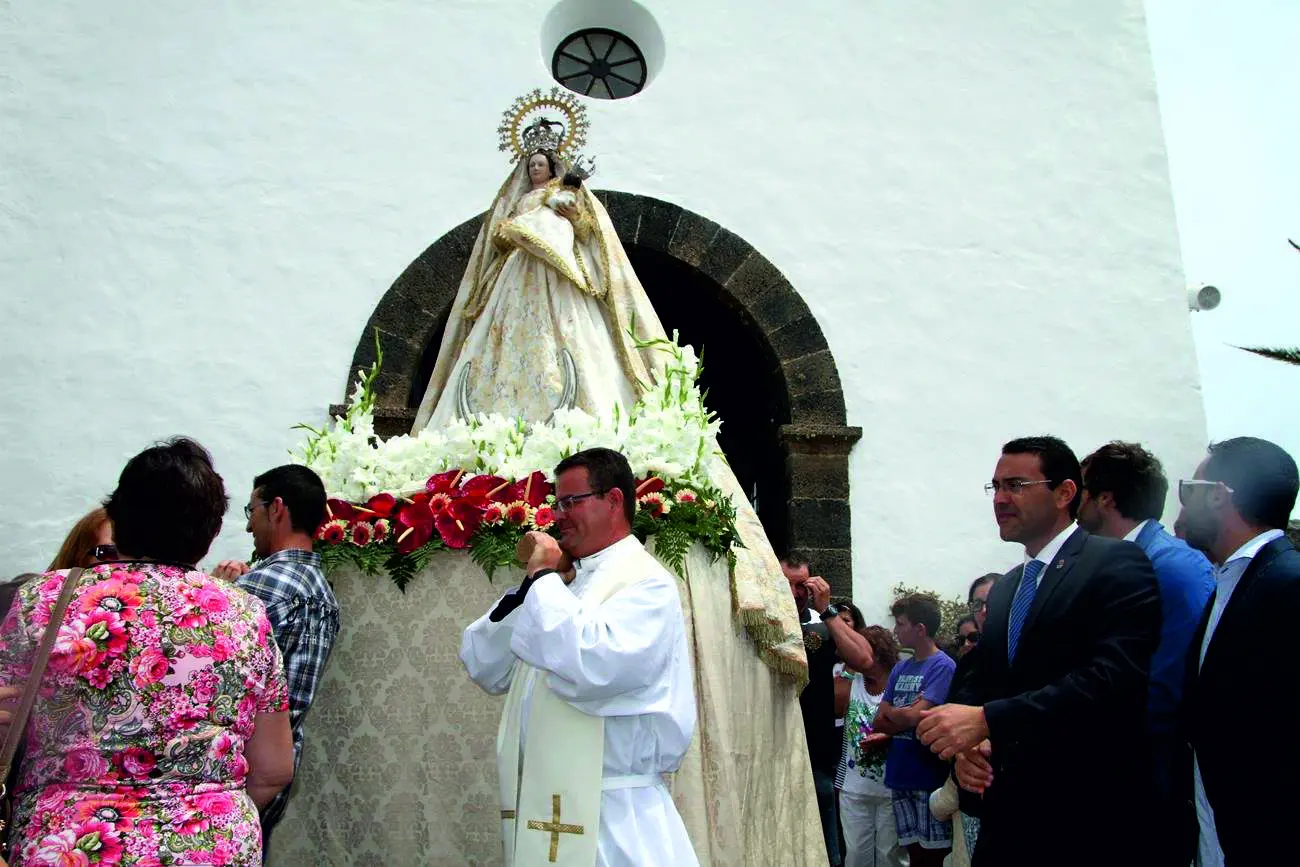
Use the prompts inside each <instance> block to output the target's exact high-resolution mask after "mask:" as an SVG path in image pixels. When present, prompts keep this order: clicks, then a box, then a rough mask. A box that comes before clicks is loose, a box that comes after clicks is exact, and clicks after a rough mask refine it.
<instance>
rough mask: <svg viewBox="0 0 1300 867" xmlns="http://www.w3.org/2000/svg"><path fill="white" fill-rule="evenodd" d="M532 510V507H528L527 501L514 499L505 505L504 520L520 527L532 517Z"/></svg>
mask: <svg viewBox="0 0 1300 867" xmlns="http://www.w3.org/2000/svg"><path fill="white" fill-rule="evenodd" d="M532 511H533V510H532V509H530V508H528V504H527V503H525V502H522V501H519V500H516V501H515V502H513V503H511V504H510V505H508V506H506V520H507V521H509V522H510V523H512V524H514V525H515V526H517V527H522V526H523V525H524V524H527V523H528V519H529V518H530V517H532V514H531V513H532Z"/></svg>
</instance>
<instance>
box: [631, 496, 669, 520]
mask: <svg viewBox="0 0 1300 867" xmlns="http://www.w3.org/2000/svg"><path fill="white" fill-rule="evenodd" d="M637 502H638V503H640V505H641V508H643V509H645V510H646V511H647V512H649V513H650V514H651V515H652V516H654V517H656V518H662V517H663V516H664V515H666V514H668V512H669V510H670V509H672V505H671V504H670V503H669V502H668V500H666V499H664V495H663V494H661V493H659V492H658V491H656V492H654V493H652V494H642V495H641V496H640V497H639V498H638V499H637Z"/></svg>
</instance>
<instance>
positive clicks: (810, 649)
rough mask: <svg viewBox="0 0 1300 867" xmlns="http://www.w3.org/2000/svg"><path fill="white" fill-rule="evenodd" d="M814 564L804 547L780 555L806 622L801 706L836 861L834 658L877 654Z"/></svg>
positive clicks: (855, 660)
mask: <svg viewBox="0 0 1300 867" xmlns="http://www.w3.org/2000/svg"><path fill="white" fill-rule="evenodd" d="M810 569H811V564H810V563H809V562H808V557H807V556H806V555H805V554H803V553H802V552H800V551H791V552H789V553H788V554H786V555H785V556H784V557H782V558H781V572H782V573H784V575H785V579H786V581H788V582H789V584H790V595H791V596H793V597H794V602H795V608H796V609H797V610H798V612H799V622H800V624H801V625H802V627H803V641H804V651H805V652H806V653H807V654H808V684H807V686H805V687H804V689H803V692H802V693H800V694H799V707H800V710H802V711H803V726H804V736H805V738H806V739H807V741H808V760H809V762H810V763H811V764H812V772H813V786H814V788H815V789H816V791H817V809H818V812H819V813H820V814H821V820H822V834H823V835H824V837H825V838H826V857H827V860H828V861H829V862H830V864H831V867H838V865H839V864H840V861H841V858H842V854H841V852H840V845H839V837H840V833H839V817H838V814H837V812H836V808H835V770H836V766H837V765H838V764H839V755H840V753H839V748H840V742H841V740H842V736H841V733H840V732H839V730H838V729H837V728H836V727H835V676H834V671H835V663H836V662H838V661H840V659H843V661H844V663H845V664H846V665H848V666H849V667H850V668H852V669H854V670H856V671H867V670H869V669H870V668H871V664H872V662H873V661H874V659H875V657H874V655H873V654H872V652H871V645H870V643H868V642H867V639H866V638H864V637H863V636H862V635H860V634H858V633H857V632H856V631H855V630H854V629H853V628H852V627H850V626H849V625H848V624H847V623H845V622H844V619H843V618H842V617H840V616H839V614H840V612H841V611H842V610H843V609H842V608H841V607H840V606H838V605H833V604H832V603H831V587H830V584H828V583H827V582H826V580H825V579H824V578H821V577H820V576H817V575H812V574H810ZM837 652H838V655H837Z"/></svg>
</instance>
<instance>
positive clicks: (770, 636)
mask: <svg viewBox="0 0 1300 867" xmlns="http://www.w3.org/2000/svg"><path fill="white" fill-rule="evenodd" d="M565 105H567V106H572V105H573V103H572V101H570V100H563V101H562V105H561V108H562V107H563V106H565ZM579 108H580V106H579ZM567 119H568V120H569V124H568V125H567V127H566V126H565V125H564V124H561V123H559V122H556V121H553V120H547V119H544V118H538V119H537V120H535V121H534V122H533V123H531V124H530V125H528V126H527V127H525V128H524V129H523V130H522V131H521V132H519V133H518V134H517V135H515V134H512V135H511V138H510V141H509V144H510V150H511V152H512V153H513V155H514V156H515V158H516V160H517V162H516V164H515V166H514V170H513V171H512V172H511V173H510V175H509V177H507V178H506V181H505V183H504V184H503V185H502V186H501V189H500V191H499V192H498V193H497V196H496V198H495V199H494V200H493V202H492V206H491V208H489V210H488V212H487V215H486V216H485V217H484V220H483V227H482V229H480V231H479V233H478V237H477V239H476V241H475V243H474V249H473V252H472V254H471V256H470V261H469V266H468V267H467V268H466V271H465V276H464V278H463V279H462V281H461V284H460V288H459V291H458V292H457V295H456V299H455V301H454V302H453V306H452V310H451V316H450V318H449V320H448V323H447V328H446V331H445V333H444V335H443V341H442V346H441V350H440V352H439V355H438V359H437V362H436V364H435V366H434V371H433V376H432V379H431V380H430V382H429V386H428V390H427V391H426V393H425V395H424V399H423V401H422V402H421V405H420V408H419V412H418V414H417V416H416V421H415V428H414V430H415V431H417V432H418V431H419V430H422V429H423V428H425V427H426V426H432V427H438V426H441V425H442V424H445V423H447V422H449V421H451V420H453V419H455V418H457V417H458V416H465V415H467V414H472V413H479V412H494V413H501V414H503V415H506V416H512V417H519V418H523V419H527V420H529V421H544V420H546V419H547V418H548V417H549V416H550V414H551V413H552V412H554V410H556V409H557V408H560V407H577V408H579V409H582V410H585V411H587V412H589V413H591V414H593V415H607V414H608V413H610V412H611V411H612V410H613V409H614V408H615V407H618V408H620V410H622V411H623V412H626V411H627V410H630V409H632V407H633V406H634V405H635V404H636V402H637V400H638V399H639V398H640V397H641V395H642V393H643V391H644V390H645V389H646V388H648V387H649V384H650V383H651V382H652V381H653V374H654V373H655V372H657V371H658V370H659V369H660V368H661V367H662V366H663V365H664V364H665V353H663V352H662V351H661V350H659V349H657V348H654V347H650V346H647V345H646V344H647V343H649V342H652V341H654V340H655V339H656V338H663V337H664V336H665V333H664V328H663V326H662V325H661V324H660V321H659V317H658V316H657V315H656V314H655V311H654V308H653V307H652V306H651V304H650V299H649V297H648V296H647V295H646V292H645V289H644V288H643V287H642V286H641V283H640V281H639V280H638V279H637V276H636V273H635V271H634V270H633V268H632V265H631V263H630V262H629V260H628V257H627V253H626V251H625V250H624V249H623V245H622V243H621V242H620V240H619V237H618V234H617V233H616V232H615V231H614V226H613V224H612V222H611V221H610V218H609V214H608V213H607V212H606V211H605V208H604V206H603V205H602V204H601V202H600V200H599V199H598V198H596V196H595V195H593V194H592V192H591V190H590V189H589V188H588V187H587V185H586V183H584V180H585V179H586V177H587V176H589V174H590V164H588V163H585V162H584V161H583V160H581V159H580V158H577V159H575V158H574V155H573V152H574V150H576V148H575V143H576V142H577V140H579V138H580V137H585V119H584V118H582V117H581V116H577V117H575V116H573V115H569V117H568V118H567ZM516 123H521V120H516ZM723 422H724V423H725V419H724V420H723ZM717 454H718V457H716V458H715V459H714V461H713V465H712V467H711V471H710V475H711V476H712V480H713V482H714V483H715V484H716V485H717V486H718V487H719V488H720V489H721V490H723V491H724V492H725V493H727V494H728V495H730V496H731V498H732V500H733V503H734V505H735V506H736V509H737V513H738V515H737V527H738V529H739V530H740V535H741V539H742V541H743V543H744V547H743V548H741V549H739V550H738V551H737V552H736V553H737V559H736V565H735V569H734V570H733V573H732V574H731V575H728V574H727V564H726V562H725V560H722V561H719V562H717V563H710V562H709V560H708V558H707V557H706V556H697V557H695V558H692V559H691V560H689V561H688V568H687V571H688V572H690V573H692V574H689V575H686V576H682V577H683V578H684V585H683V594H682V595H683V600H682V601H683V606H682V607H683V609H684V610H685V611H686V613H687V619H688V620H690V621H691V623H690V624H689V625H690V626H691V627H692V629H693V637H694V640H693V642H692V647H693V650H694V659H693V660H692V661H693V663H694V671H695V676H696V694H697V701H698V703H699V715H698V720H699V722H698V724H697V730H696V743H695V747H694V748H693V749H692V753H691V755H690V756H688V760H687V764H686V765H684V766H683V768H682V769H681V770H680V771H679V772H678V773H677V775H676V779H675V780H674V782H673V793H674V799H675V800H676V801H677V803H678V807H679V809H680V811H681V813H682V816H683V819H684V821H685V822H686V825H687V829H688V831H689V833H690V834H691V837H692V842H693V844H694V846H695V850H696V852H697V853H699V854H700V857H701V862H702V863H711V864H713V865H733V864H734V865H772V867H777V865H781V867H788V865H797V864H804V863H808V864H814V863H816V864H820V863H825V848H824V844H823V840H822V834H821V824H820V820H819V819H818V814H817V809H816V798H815V794H814V791H813V786H812V780H811V773H810V770H809V762H808V752H807V746H806V741H805V737H804V731H803V722H802V715H801V712H800V710H799V702H798V696H799V692H800V690H801V689H802V686H803V683H804V682H805V681H806V679H807V663H806V658H805V656H804V651H803V642H802V632H801V630H800V627H799V624H798V621H797V617H796V613H795V608H794V604H793V601H792V600H791V597H790V592H789V586H788V583H787V582H786V580H785V578H784V577H783V575H782V573H781V569H780V565H779V563H778V561H777V559H776V556H775V554H774V553H773V551H772V547H771V545H770V543H769V542H768V540H767V537H766V535H765V534H764V532H763V529H762V526H761V524H760V523H759V520H758V516H757V515H756V514H755V513H754V511H753V510H752V509H751V508H750V506H749V503H748V501H747V500H746V498H745V496H744V494H743V491H742V489H741V487H740V484H739V482H738V481H737V480H736V478H735V476H734V474H733V473H732V472H731V470H730V468H729V467H728V466H727V464H726V461H725V459H723V458H722V457H721V452H720V451H718V452H717ZM484 759H485V760H487V759H488V757H484Z"/></svg>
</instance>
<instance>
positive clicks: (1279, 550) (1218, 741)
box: [1183, 536, 1300, 867]
mask: <svg viewBox="0 0 1300 867" xmlns="http://www.w3.org/2000/svg"><path fill="white" fill-rule="evenodd" d="M1211 608H1212V606H1210V607H1207V609H1206V613H1205V616H1204V617H1202V618H1201V623H1200V626H1199V627H1198V628H1197V630H1196V634H1195V635H1194V636H1193V640H1192V646H1191V647H1190V648H1188V651H1187V654H1188V656H1187V659H1188V664H1187V667H1188V672H1189V674H1188V682H1187V689H1186V692H1185V694H1184V702H1183V721H1184V724H1185V726H1186V731H1187V733H1188V740H1189V741H1190V742H1191V745H1192V749H1193V750H1195V752H1196V761H1197V764H1198V765H1199V766H1200V770H1201V780H1202V781H1203V782H1204V784H1205V794H1206V796H1207V797H1208V798H1209V801H1210V806H1211V807H1212V808H1213V810H1214V825H1215V830H1216V831H1217V833H1218V836H1219V846H1220V847H1221V848H1222V849H1223V854H1224V858H1225V863H1226V864H1227V865H1228V867H1242V865H1251V864H1280V863H1284V862H1287V863H1289V862H1288V859H1289V858H1291V857H1293V854H1294V853H1293V849H1294V847H1293V846H1292V844H1291V842H1290V841H1289V840H1288V839H1287V835H1286V834H1285V833H1282V834H1279V833H1278V831H1279V829H1281V828H1286V827H1288V824H1287V823H1288V821H1289V818H1288V817H1289V810H1288V807H1289V805H1290V804H1291V803H1293V802H1294V800H1295V791H1296V786H1297V785H1300V749H1298V748H1297V747H1296V742H1295V730H1296V725H1297V723H1298V722H1300V690H1297V689H1296V677H1297V675H1296V637H1295V632H1296V627H1297V624H1300V552H1297V551H1296V549H1295V547H1294V546H1293V545H1292V544H1291V542H1290V540H1288V539H1287V538H1286V537H1285V536H1284V537H1282V538H1280V539H1274V540H1273V541H1272V542H1269V543H1268V544H1267V545H1265V546H1264V547H1263V548H1261V549H1260V550H1259V553H1257V554H1256V555H1255V557H1254V559H1253V560H1252V561H1251V563H1250V565H1249V566H1248V567H1246V571H1245V572H1244V573H1243V574H1242V576H1241V580H1240V581H1239V582H1238V583H1237V587H1236V589H1235V590H1233V591H1232V598H1231V599H1229V600H1228V605H1227V607H1226V608H1224V610H1223V614H1222V616H1221V617H1220V618H1219V624H1218V626H1216V627H1215V629H1214V635H1213V636H1212V637H1211V638H1210V646H1209V647H1208V648H1206V651H1205V660H1204V662H1201V660H1200V655H1201V644H1202V642H1203V641H1204V638H1205V629H1206V626H1207V624H1208V622H1209V618H1210V609H1211ZM1198 663H1199V665H1198Z"/></svg>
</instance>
